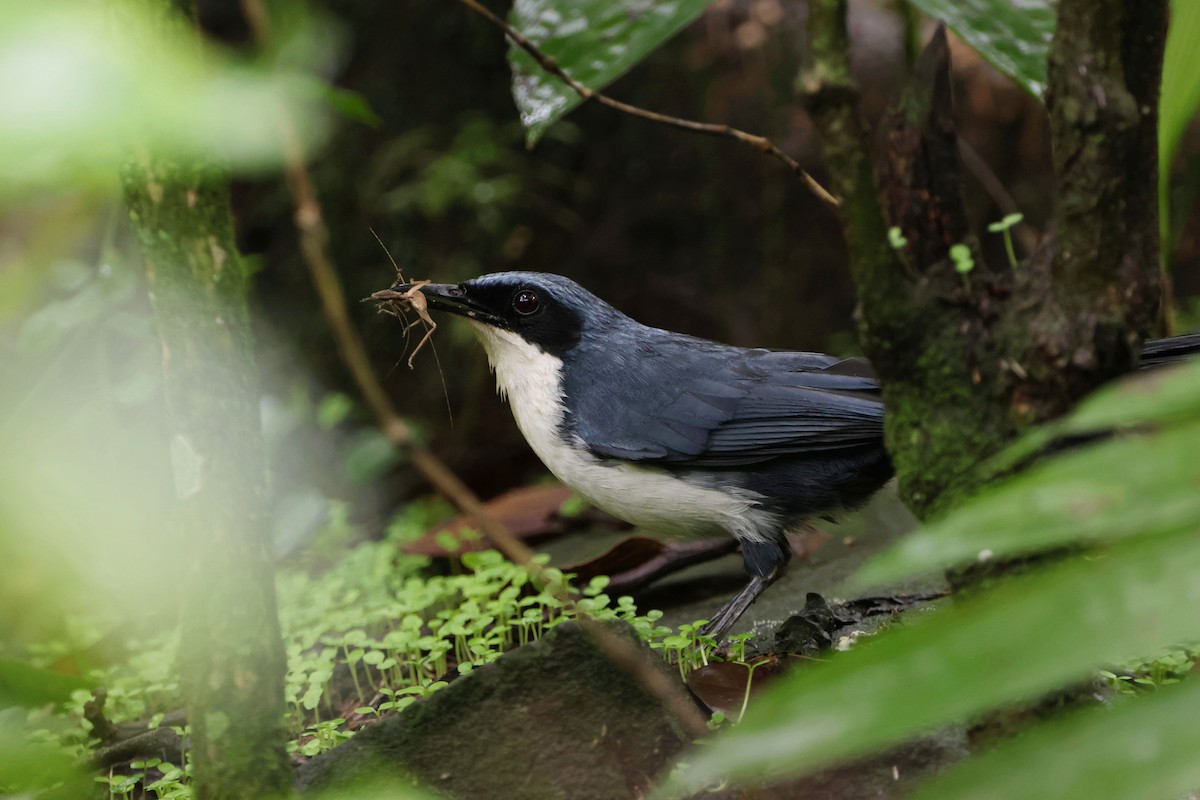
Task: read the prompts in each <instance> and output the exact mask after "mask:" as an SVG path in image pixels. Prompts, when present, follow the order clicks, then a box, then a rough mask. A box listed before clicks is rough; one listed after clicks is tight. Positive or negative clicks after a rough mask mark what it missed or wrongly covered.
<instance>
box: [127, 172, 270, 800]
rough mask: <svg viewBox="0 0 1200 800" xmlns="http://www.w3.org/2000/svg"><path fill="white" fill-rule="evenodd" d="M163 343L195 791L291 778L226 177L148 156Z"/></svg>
mask: <svg viewBox="0 0 1200 800" xmlns="http://www.w3.org/2000/svg"><path fill="white" fill-rule="evenodd" d="M124 188H125V198H126V202H127V204H128V207H129V212H130V218H131V220H132V222H133V226H134V228H135V229H136V231H137V233H138V235H139V237H140V239H141V243H142V251H143V254H144V259H145V265H146V273H147V277H148V285H149V289H150V299H151V303H152V306H153V310H154V320H155V325H156V327H157V332H158V335H159V338H160V340H161V342H162V356H163V372H164V383H165V389H166V396H167V403H168V421H169V426H170V434H171V454H172V462H173V468H174V473H175V483H176V489H177V493H178V495H179V535H180V536H181V537H182V540H183V549H184V552H185V553H186V555H187V558H186V560H185V561H184V563H183V564H182V565H181V568H182V570H183V571H184V574H183V575H182V576H181V577H182V582H183V589H184V598H183V610H182V639H181V646H180V654H179V659H180V676H181V682H182V684H183V687H184V692H185V695H186V702H187V713H188V721H189V723H190V725H191V731H192V737H191V751H190V752H191V758H192V763H193V765H194V769H195V787H196V790H197V797H199V798H202V799H203V800H225V799H226V798H229V799H232V798H245V797H273V796H279V795H282V794H284V793H286V792H287V791H288V790H289V787H290V784H291V772H290V769H289V767H288V763H287V758H286V754H285V751H284V745H285V742H286V732H285V730H284V724H283V720H284V712H285V707H284V687H283V682H284V675H285V655H284V651H283V643H282V640H281V638H280V633H279V623H278V618H277V610H276V605H275V587H274V581H273V572H272V561H271V553H270V539H269V536H268V530H269V528H268V524H267V515H266V513H265V498H264V495H265V473H264V460H263V452H262V434H261V428H260V415H259V396H260V393H259V391H258V386H257V381H256V373H255V369H254V358H253V350H252V339H251V330H250V319H249V313H248V311H247V305H246V285H247V273H246V268H245V265H244V263H243V262H242V260H241V258H240V257H239V255H238V252H237V249H236V245H235V242H234V235H233V224H232V218H231V216H230V212H229V196H228V188H227V185H226V183H225V181H224V178H223V177H222V176H221V175H219V174H217V173H214V172H212V171H210V170H206V169H204V168H200V167H197V166H194V165H188V164H179V163H174V162H172V161H171V160H170V159H169V158H166V157H161V156H154V155H150V154H147V153H142V154H141V155H140V156H139V157H138V159H137V162H136V164H134V165H133V166H131V167H129V168H128V169H127V170H126V172H125V174H124Z"/></svg>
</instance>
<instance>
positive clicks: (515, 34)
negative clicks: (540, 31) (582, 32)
mask: <svg viewBox="0 0 1200 800" xmlns="http://www.w3.org/2000/svg"><path fill="white" fill-rule="evenodd" d="M459 2H461V3H462V4H463V5H465V6H466V7H467V8H469V9H471V10H472V11H474V12H475V13H476V14H478V15H479V16H481V17H483V18H484V19H486V20H487V21H488V22H490V23H492V24H493V25H495V26H496V27H498V28H500V29H501V30H502V31H504V34H505V36H507V37H508V38H509V39H511V40H512V42H513V44H515V45H516V46H517V47H519V48H521V49H522V50H524V51H525V52H526V53H528V54H529V55H530V56H531V57H532V58H533V60H534V61H536V62H537V64H538V66H540V67H541V68H542V69H543V70H545V71H546V72H549V73H550V74H551V75H554V76H555V77H557V78H558V79H559V80H561V81H562V82H563V83H565V84H566V85H567V86H568V87H570V89H571V91H573V92H575V94H577V95H579V96H580V97H582V98H583V99H584V101H585V102H586V101H588V100H592V101H595V102H597V103H599V104H601V105H604V106H608V107H609V108H612V109H616V110H617V111H621V112H624V113H626V114H629V115H631V116H635V117H641V118H642V119H647V120H650V121H651V122H657V123H660V124H662V125H667V126H669V127H672V128H679V129H681V130H685V131H691V132H693V133H701V134H705V135H707V136H721V137H724V138H726V139H733V140H735V141H738V142H741V143H743V144H746V145H749V146H750V147H753V148H754V149H755V150H757V151H758V152H760V153H762V154H763V155H765V156H771V157H772V158H775V159H778V160H779V161H782V162H783V163H784V164H786V165H787V168H788V169H790V170H791V171H792V172H793V173H795V175H796V176H797V177H798V178H800V180H801V181H803V182H804V185H805V186H807V187H808V188H809V191H811V192H812V193H813V194H815V195H816V196H817V199H818V200H820V201H821V202H822V203H824V204H825V205H827V206H829V207H830V208H833V209H836V208H837V207H838V206H840V205H841V201H840V200H838V198H836V197H834V196H833V195H832V194H830V193H829V192H828V191H827V190H826V189H825V187H824V186H822V185H821V184H819V183H817V181H816V179H815V178H813V176H812V175H809V174H808V172H807V171H805V169H804V168H803V167H801V166H800V164H799V162H797V161H796V159H794V158H792V157H791V156H789V155H788V154H787V153H785V152H783V151H782V150H780V149H779V147H778V146H777V145H776V144H775V143H774V142H772V141H771V140H770V139H768V138H767V137H765V136H758V135H755V134H753V133H747V132H746V131H743V130H739V129H738V128H733V127H730V126H729V125H720V124H717V123H712V122H696V121H695V120H690V119H681V118H679V117H672V116H668V115H667V114H659V113H658V112H657V111H649V110H647V109H645V108H640V107H638V106H634V105H630V104H629V103H622V102H621V101H620V100H614V99H613V98H611V97H609V96H608V95H606V94H602V93H601V92H597V91H595V90H594V89H590V88H588V87H587V86H584V85H583V84H582V83H580V82H579V81H577V80H575V79H574V78H572V77H571V76H570V75H568V74H567V71H566V70H564V69H563V68H562V67H560V66H559V65H558V62H557V61H555V60H554V59H553V58H552V57H551V56H548V55H546V54H545V53H543V52H542V51H541V49H540V48H539V47H538V46H537V45H536V44H534V43H533V42H531V41H529V40H528V39H526V38H525V36H524V35H523V34H522V33H521V32H520V31H518V30H517V29H515V28H513V27H512V26H511V25H509V24H508V23H507V22H505V21H504V20H503V19H501V18H500V17H498V16H496V15H495V14H493V13H492V12H491V11H490V10H489V9H488V8H486V7H485V6H483V5H481V4H480V3H479V2H478V0H459Z"/></svg>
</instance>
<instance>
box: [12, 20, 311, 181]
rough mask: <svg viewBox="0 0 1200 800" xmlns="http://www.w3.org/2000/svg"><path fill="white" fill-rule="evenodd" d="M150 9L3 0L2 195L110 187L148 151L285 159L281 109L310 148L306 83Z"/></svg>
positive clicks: (231, 159)
mask: <svg viewBox="0 0 1200 800" xmlns="http://www.w3.org/2000/svg"><path fill="white" fill-rule="evenodd" d="M152 5H153V4H147V3H120V2H110V3H89V2H83V1H81V0H42V1H41V2H37V3H3V4H0V107H3V108H4V110H5V112H4V114H3V116H2V117H0V151H2V152H3V153H4V158H3V159H0V199H12V198H19V197H21V195H22V192H23V191H24V190H27V189H28V188H31V187H38V186H55V185H60V184H63V183H67V184H71V185H76V186H78V185H81V184H90V183H97V184H103V183H104V182H107V181H111V180H112V179H113V177H114V176H115V173H116V168H117V167H118V166H120V165H121V164H123V163H125V162H126V161H127V160H128V159H129V158H130V157H131V151H132V150H134V149H136V148H139V147H140V148H142V149H143V155H142V157H145V156H144V148H145V147H146V146H149V147H153V148H157V149H161V150H164V151H166V152H169V153H170V154H171V155H172V156H177V157H196V158H203V159H206V160H210V161H213V162H215V163H219V164H222V165H226V166H236V167H260V166H263V165H267V164H272V163H279V162H280V161H281V160H282V148H281V145H280V142H281V136H280V128H279V121H280V118H281V113H283V112H284V111H285V110H286V112H287V113H289V114H291V115H293V117H294V118H295V119H296V123H297V124H296V126H295V127H296V129H297V130H299V131H300V132H301V133H302V134H303V136H304V139H305V143H307V144H311V143H313V142H314V141H316V140H317V139H319V138H320V133H321V131H322V129H323V127H324V125H323V120H322V117H321V116H320V115H319V114H315V113H313V112H314V111H315V107H314V106H315V103H314V100H315V98H314V97H313V94H314V93H313V92H312V91H311V79H310V78H305V77H304V76H301V75H298V74H296V73H289V72H287V71H271V70H268V69H265V68H256V67H251V66H248V65H247V64H245V63H244V62H241V61H238V60H236V59H235V58H234V57H233V56H231V55H230V54H228V53H225V52H223V51H221V50H219V49H217V48H216V47H211V46H205V45H203V44H202V43H201V42H200V41H199V39H198V37H197V36H196V35H195V32H194V31H191V30H189V29H188V28H187V27H186V25H185V24H183V20H182V18H180V20H179V24H170V23H167V22H165V21H164V20H163V18H162V14H160V13H159V12H157V11H155V10H153V9H152V8H151V6H152ZM164 8H165V6H164Z"/></svg>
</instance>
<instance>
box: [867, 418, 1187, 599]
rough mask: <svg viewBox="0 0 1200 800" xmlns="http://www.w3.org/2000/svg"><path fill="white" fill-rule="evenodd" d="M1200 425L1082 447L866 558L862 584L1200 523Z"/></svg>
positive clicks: (1165, 530)
mask: <svg viewBox="0 0 1200 800" xmlns="http://www.w3.org/2000/svg"><path fill="white" fill-rule="evenodd" d="M1197 452H1200V422H1193V423H1191V424H1189V425H1185V426H1180V427H1178V428H1172V429H1170V430H1169V431H1167V432H1165V433H1163V434H1162V435H1157V436H1136V437H1126V438H1122V439H1118V440H1116V441H1111V442H1107V443H1105V444H1101V445H1096V446H1093V447H1088V448H1085V449H1080V450H1078V451H1077V452H1074V453H1072V454H1071V455H1068V456H1064V457H1061V458H1056V459H1054V460H1052V461H1049V462H1047V463H1045V464H1042V465H1039V466H1037V467H1034V468H1033V469H1030V470H1029V471H1027V472H1024V473H1022V474H1020V475H1019V476H1017V477H1016V478H1014V479H1012V480H1011V481H1008V482H1006V483H1005V484H1004V485H1003V486H1001V487H999V488H997V489H996V490H995V491H991V492H987V493H986V494H984V495H983V496H981V497H980V498H979V500H978V501H977V502H974V503H971V504H970V505H968V506H966V507H965V508H963V509H962V510H961V512H959V513H956V514H952V515H951V516H949V517H947V518H946V519H944V520H942V521H939V522H935V523H933V524H931V525H930V526H929V527H927V528H924V529H922V530H919V531H916V532H914V533H913V534H911V535H910V536H907V537H905V539H904V540H903V541H901V542H900V543H899V544H897V545H896V546H895V547H894V548H893V549H891V550H889V551H888V552H886V553H884V554H883V555H881V556H879V558H878V559H876V560H874V561H872V562H871V563H869V564H868V565H867V567H866V568H864V570H863V571H862V573H861V574H860V575H859V576H858V577H857V579H856V580H857V581H858V582H860V584H859V585H878V584H880V583H886V582H890V581H894V580H896V579H898V578H900V577H902V576H905V575H911V574H913V573H915V572H923V571H927V570H931V569H944V568H948V567H951V566H956V565H959V564H963V563H967V562H971V561H976V560H979V561H986V560H988V559H990V558H1007V557H1012V556H1017V555H1025V554H1029V553H1035V552H1039V551H1043V550H1049V549H1052V548H1055V547H1060V546H1063V545H1067V544H1071V543H1073V542H1079V541H1082V542H1089V541H1103V540H1107V539H1119V538H1123V537H1127V536H1147V535H1157V534H1160V533H1173V532H1175V531H1178V530H1181V529H1183V528H1187V527H1192V528H1195V527H1196V526H1197V525H1200V490H1197V487H1198V486H1200V462H1198V461H1197V459H1196V453H1197Z"/></svg>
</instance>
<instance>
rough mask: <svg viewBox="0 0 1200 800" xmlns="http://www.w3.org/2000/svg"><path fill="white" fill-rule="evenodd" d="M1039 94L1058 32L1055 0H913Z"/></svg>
mask: <svg viewBox="0 0 1200 800" xmlns="http://www.w3.org/2000/svg"><path fill="white" fill-rule="evenodd" d="M910 2H912V4H913V5H914V6H916V7H917V8H919V9H921V10H922V11H924V12H925V13H926V14H928V15H929V16H931V17H933V18H934V19H938V20H941V21H943V22H945V23H946V24H947V25H948V26H949V27H950V29H951V30H952V31H954V32H955V33H957V34H958V35H959V36H961V37H962V39H963V40H964V41H965V42H966V43H967V44H969V45H971V46H972V47H974V48H975V49H976V50H978V51H979V54H980V55H981V56H983V57H984V58H986V59H987V60H988V61H989V62H990V63H991V65H992V66H994V67H995V68H996V69H998V70H1000V71H1001V72H1003V73H1004V74H1005V75H1008V76H1010V77H1012V78H1013V80H1015V81H1016V82H1017V83H1018V84H1019V85H1020V86H1021V88H1023V89H1024V90H1025V91H1027V92H1029V93H1030V94H1032V95H1033V96H1034V97H1038V98H1040V97H1041V96H1042V94H1043V93H1044V92H1045V91H1046V56H1047V55H1048V54H1049V52H1050V40H1051V39H1052V38H1053V37H1054V23H1055V11H1054V7H1055V3H1054V2H1053V0H1028V1H1027V2H1021V3H1014V2H1012V0H910Z"/></svg>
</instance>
